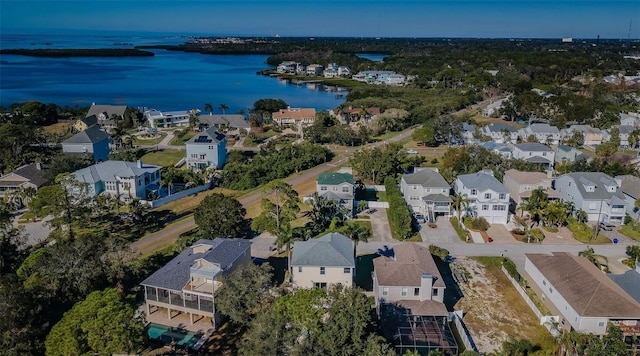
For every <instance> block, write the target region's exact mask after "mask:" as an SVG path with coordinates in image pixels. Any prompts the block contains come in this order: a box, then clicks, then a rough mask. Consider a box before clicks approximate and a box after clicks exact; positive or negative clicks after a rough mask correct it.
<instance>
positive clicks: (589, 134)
mask: <svg viewBox="0 0 640 356" xmlns="http://www.w3.org/2000/svg"><path fill="white" fill-rule="evenodd" d="M575 132H580V133H582V137H583V140H582V142H580V144H581V145H587V146H597V145H599V144H601V143H602V142H603V141H602V131H600V129H597V128H595V127H591V126H590V125H571V126H569V127H567V128H566V129H562V131H561V135H562V137H563V138H564V139H567V138H570V137H572V136H573V134H574V133H575Z"/></svg>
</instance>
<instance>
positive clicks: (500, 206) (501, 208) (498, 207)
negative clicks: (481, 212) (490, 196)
mask: <svg viewBox="0 0 640 356" xmlns="http://www.w3.org/2000/svg"><path fill="white" fill-rule="evenodd" d="M491 208H492V210H496V211H504V210H506V207H505V206H504V205H494V206H492V207H491Z"/></svg>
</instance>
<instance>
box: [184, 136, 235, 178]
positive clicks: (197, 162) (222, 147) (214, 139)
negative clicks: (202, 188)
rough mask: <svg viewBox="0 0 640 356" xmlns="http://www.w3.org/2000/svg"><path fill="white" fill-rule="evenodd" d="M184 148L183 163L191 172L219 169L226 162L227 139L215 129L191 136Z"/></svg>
mask: <svg viewBox="0 0 640 356" xmlns="http://www.w3.org/2000/svg"><path fill="white" fill-rule="evenodd" d="M185 146H186V149H187V156H186V159H185V162H186V163H187V166H188V167H189V168H191V169H193V170H196V171H198V170H204V169H207V168H214V169H220V168H222V166H224V164H225V163H226V162H227V137H226V136H225V135H224V134H222V133H220V132H218V131H216V128H215V127H210V128H209V129H207V130H205V131H204V132H201V133H199V134H197V135H195V136H193V137H192V138H190V139H189V140H188V141H187V142H186V143H185Z"/></svg>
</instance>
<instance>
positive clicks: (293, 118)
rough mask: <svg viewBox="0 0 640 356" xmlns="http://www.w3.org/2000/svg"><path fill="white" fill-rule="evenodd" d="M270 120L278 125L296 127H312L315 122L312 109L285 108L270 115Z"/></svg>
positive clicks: (314, 111)
mask: <svg viewBox="0 0 640 356" xmlns="http://www.w3.org/2000/svg"><path fill="white" fill-rule="evenodd" d="M271 118H272V119H273V121H274V122H275V123H277V124H278V125H295V126H296V127H302V126H308V125H313V123H314V121H315V120H316V109H314V108H286V109H280V110H279V111H276V112H273V113H271Z"/></svg>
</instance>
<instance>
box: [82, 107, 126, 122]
mask: <svg viewBox="0 0 640 356" xmlns="http://www.w3.org/2000/svg"><path fill="white" fill-rule="evenodd" d="M125 110H127V107H126V106H124V105H96V104H93V105H91V107H90V108H89V111H88V112H87V115H86V117H89V116H91V115H96V116H97V115H98V114H101V113H105V112H106V113H107V118H108V119H110V118H111V115H113V114H116V115H118V116H120V117H124V112H125Z"/></svg>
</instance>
